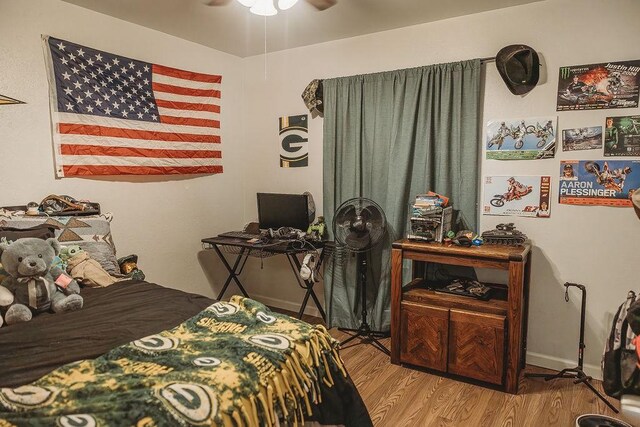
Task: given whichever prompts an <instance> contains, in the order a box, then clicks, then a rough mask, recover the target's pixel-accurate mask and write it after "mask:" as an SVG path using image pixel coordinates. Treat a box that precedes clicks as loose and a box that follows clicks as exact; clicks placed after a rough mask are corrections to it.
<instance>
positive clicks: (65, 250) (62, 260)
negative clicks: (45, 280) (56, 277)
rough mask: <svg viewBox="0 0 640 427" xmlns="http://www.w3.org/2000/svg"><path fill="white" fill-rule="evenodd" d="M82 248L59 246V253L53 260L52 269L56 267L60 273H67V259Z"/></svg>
mask: <svg viewBox="0 0 640 427" xmlns="http://www.w3.org/2000/svg"><path fill="white" fill-rule="evenodd" d="M81 251H82V248H80V246H78V245H70V246H60V253H59V254H58V255H56V257H55V258H54V259H53V264H52V265H53V267H58V268H60V269H61V270H62V271H67V265H68V264H69V259H71V258H73V257H74V256H75V255H77V254H79V253H80V252H81Z"/></svg>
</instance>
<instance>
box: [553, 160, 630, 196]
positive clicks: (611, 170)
mask: <svg viewBox="0 0 640 427" xmlns="http://www.w3.org/2000/svg"><path fill="white" fill-rule="evenodd" d="M637 188H640V160H563V161H561V162H560V191H559V196H558V197H559V202H560V203H562V204H565V205H587V206H588V205H590V206H594V205H598V206H622V207H625V206H628V207H630V206H632V204H631V195H632V194H633V192H634V191H635V190H636V189H637Z"/></svg>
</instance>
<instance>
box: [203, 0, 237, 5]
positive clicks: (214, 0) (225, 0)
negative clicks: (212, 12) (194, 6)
mask: <svg viewBox="0 0 640 427" xmlns="http://www.w3.org/2000/svg"><path fill="white" fill-rule="evenodd" d="M231 1H232V0H206V1H204V4H205V6H224V5H226V4H229V3H231Z"/></svg>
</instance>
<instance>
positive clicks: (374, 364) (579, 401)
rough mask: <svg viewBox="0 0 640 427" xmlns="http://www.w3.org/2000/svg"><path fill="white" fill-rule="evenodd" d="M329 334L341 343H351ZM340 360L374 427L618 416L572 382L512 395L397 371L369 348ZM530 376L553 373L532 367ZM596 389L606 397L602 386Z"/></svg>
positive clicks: (528, 382)
mask: <svg viewBox="0 0 640 427" xmlns="http://www.w3.org/2000/svg"><path fill="white" fill-rule="evenodd" d="M330 332H331V335H332V336H333V337H335V338H336V339H344V338H345V337H346V335H345V334H343V333H342V332H339V331H337V330H336V329H332V330H331V331H330ZM385 341H386V342H385V344H386V345H387V346H388V345H389V340H388V339H387V340H385ZM341 355H342V358H343V359H344V362H345V364H346V366H347V369H348V371H349V374H350V375H351V377H352V379H353V381H354V383H355V384H356V387H357V388H358V390H359V391H360V394H361V395H362V398H363V400H364V402H365V404H366V405H367V408H368V409H369V414H370V415H371V419H372V420H373V424H374V425H375V426H381V427H382V426H389V427H391V426H429V427H431V426H434V427H435V426H442V427H444V426H447V427H448V426H465V427H471V426H483V427H484V426H487V427H489V426H490V427H493V426H496V427H502V426H504V427H506V426H517V427H519V426H532V427H533V426H535V427H540V426H562V427H567V426H574V425H575V419H576V417H577V416H578V415H582V414H587V413H598V414H604V415H609V416H615V414H614V413H613V411H611V410H610V409H609V408H608V407H607V406H606V405H605V404H604V403H602V402H601V401H600V400H599V399H598V398H597V397H596V396H595V394H593V393H592V392H591V391H590V390H589V389H588V388H587V387H586V386H585V385H583V384H573V381H571V380H569V379H560V380H553V381H548V382H546V381H544V380H543V379H533V378H527V379H524V380H523V381H522V382H521V385H520V389H519V392H518V394H517V395H512V394H507V393H503V392H501V391H496V390H492V389H489V388H485V387H480V386H477V385H473V384H469V383H466V382H461V381H456V380H453V379H449V378H445V377H441V376H437V375H433V374H430V373H427V372H425V371H420V370H415V369H409V368H405V367H401V366H396V365H392V364H391V363H390V362H389V357H388V356H386V355H384V354H383V353H382V352H380V351H378V350H376V349H375V348H373V347H372V346H370V345H365V344H360V345H357V346H352V347H348V348H344V349H342V351H341ZM526 372H543V373H546V372H552V371H548V370H545V369H542V368H537V367H533V366H528V367H527V369H526ZM593 384H594V386H595V387H596V388H597V389H598V390H600V391H601V392H602V384H601V383H600V381H593ZM611 402H612V403H613V404H614V405H615V406H616V407H618V406H619V405H618V401H617V400H611Z"/></svg>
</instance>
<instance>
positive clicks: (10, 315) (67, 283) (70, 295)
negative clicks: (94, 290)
mask: <svg viewBox="0 0 640 427" xmlns="http://www.w3.org/2000/svg"><path fill="white" fill-rule="evenodd" d="M59 253H60V243H58V241H57V240H56V239H54V238H51V239H47V240H42V239H37V238H23V239H18V240H16V241H15V242H13V243H11V244H7V243H0V263H2V267H3V268H4V269H5V271H6V272H7V273H9V274H10V275H11V276H10V277H7V278H5V279H4V281H3V282H2V284H1V286H0V309H1V311H2V313H4V320H5V321H6V322H7V324H8V325H11V324H14V323H18V322H27V321H29V320H31V317H32V315H33V314H37V313H42V312H44V311H52V312H54V313H60V312H63V311H73V310H78V309H80V308H82V304H83V299H82V297H81V296H80V295H79V294H80V286H78V282H76V281H75V280H73V279H71V278H70V277H69V276H67V275H66V274H65V273H64V271H62V270H61V269H60V268H58V267H52V263H53V260H54V258H55V257H56V255H58V254H59ZM1 324H2V319H1V318H0V325H1Z"/></svg>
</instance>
